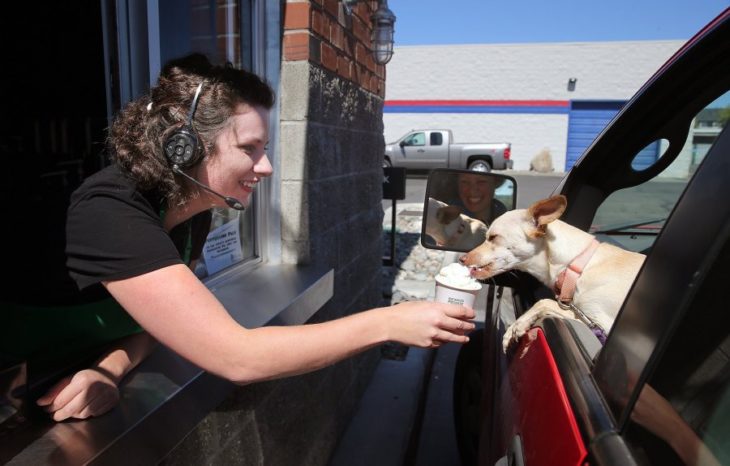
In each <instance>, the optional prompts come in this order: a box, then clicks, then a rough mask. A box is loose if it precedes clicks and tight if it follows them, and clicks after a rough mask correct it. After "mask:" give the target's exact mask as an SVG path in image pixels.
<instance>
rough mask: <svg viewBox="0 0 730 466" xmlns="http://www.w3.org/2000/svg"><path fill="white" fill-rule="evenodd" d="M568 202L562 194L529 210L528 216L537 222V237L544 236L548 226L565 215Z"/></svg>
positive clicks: (538, 203)
mask: <svg viewBox="0 0 730 466" xmlns="http://www.w3.org/2000/svg"><path fill="white" fill-rule="evenodd" d="M567 205H568V200H567V199H566V198H565V196H563V195H562V194H558V195H557V196H552V197H549V198H547V199H543V200H542V201H537V202H535V203H534V204H532V205H531V206H530V208H529V209H527V214H528V215H529V216H530V217H531V218H532V220H533V221H534V222H535V227H537V230H536V232H535V235H536V236H543V235H544V234H545V230H546V228H547V224H548V223H550V222H552V221H555V220H557V219H559V218H560V216H561V215H563V212H565V207H566V206H567Z"/></svg>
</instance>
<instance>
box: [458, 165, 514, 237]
mask: <svg viewBox="0 0 730 466" xmlns="http://www.w3.org/2000/svg"><path fill="white" fill-rule="evenodd" d="M495 180H496V179H495V178H491V177H487V176H482V175H479V174H471V173H460V174H459V176H458V180H457V186H456V188H457V190H458V192H459V201H458V202H456V203H455V204H456V205H460V206H462V207H463V208H464V212H463V213H464V215H468V216H469V217H471V218H475V219H477V220H480V221H482V222H484V224H485V225H487V226H489V225H491V223H492V221H494V219H495V218H497V217H499V216H500V215H502V214H503V213H505V212H507V207H505V205H504V204H502V203H501V202H500V201H498V200H496V199H494V191H495V190H496V188H497V186H495Z"/></svg>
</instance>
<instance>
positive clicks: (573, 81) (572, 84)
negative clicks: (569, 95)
mask: <svg viewBox="0 0 730 466" xmlns="http://www.w3.org/2000/svg"><path fill="white" fill-rule="evenodd" d="M577 82H578V78H568V91H569V92H573V91H574V90H575V84H576V83H577Z"/></svg>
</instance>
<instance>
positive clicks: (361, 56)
mask: <svg viewBox="0 0 730 466" xmlns="http://www.w3.org/2000/svg"><path fill="white" fill-rule="evenodd" d="M367 54H368V49H366V48H365V46H364V45H362V43H360V42H357V43H355V61H356V62H358V63H359V64H361V65H364V64H365V56H366V55H367Z"/></svg>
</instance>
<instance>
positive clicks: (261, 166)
mask: <svg viewBox="0 0 730 466" xmlns="http://www.w3.org/2000/svg"><path fill="white" fill-rule="evenodd" d="M253 169H254V172H255V173H256V174H258V175H261V176H271V174H272V173H274V167H272V166H271V162H269V157H268V156H267V155H266V154H264V155H263V156H262V157H261V158H260V159H259V160H258V161H257V162H256V165H254V167H253Z"/></svg>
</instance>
